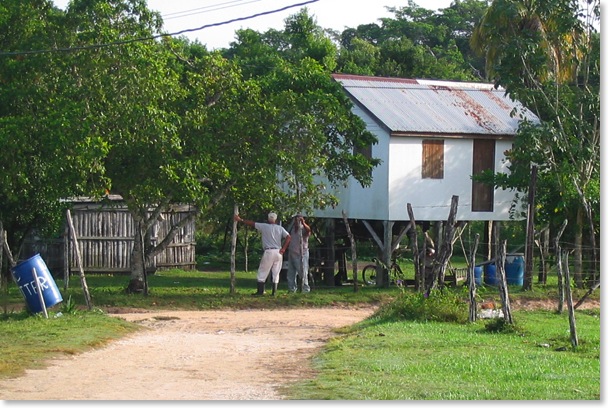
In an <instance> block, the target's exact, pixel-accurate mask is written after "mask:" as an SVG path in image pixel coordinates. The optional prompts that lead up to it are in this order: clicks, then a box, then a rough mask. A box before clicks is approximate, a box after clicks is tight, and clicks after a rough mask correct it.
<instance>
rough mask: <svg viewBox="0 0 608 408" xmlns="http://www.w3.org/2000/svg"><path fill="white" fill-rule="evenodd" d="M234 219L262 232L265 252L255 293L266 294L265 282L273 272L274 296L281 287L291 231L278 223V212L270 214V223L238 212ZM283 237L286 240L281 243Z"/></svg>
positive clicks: (256, 294)
mask: <svg viewBox="0 0 608 408" xmlns="http://www.w3.org/2000/svg"><path fill="white" fill-rule="evenodd" d="M234 220H235V221H237V222H242V223H243V224H245V225H249V226H250V227H253V228H255V229H257V230H258V231H260V233H261V234H262V247H263V248H264V254H263V255H262V259H261V260H260V266H259V267H258V274H257V281H258V290H257V292H256V293H254V295H255V296H262V295H263V294H264V283H265V282H266V278H267V277H268V274H269V273H270V272H272V296H275V295H276V292H277V289H278V287H279V274H280V272H281V267H282V266H283V254H284V253H285V250H286V249H287V247H288V246H289V241H291V235H289V232H287V230H286V229H285V228H283V227H282V226H280V225H279V224H277V223H276V222H277V214H276V213H274V212H271V213H269V214H268V223H263V222H255V221H251V220H244V219H242V218H241V217H240V216H239V215H238V214H235V216H234ZM283 239H284V240H285V242H284V243H283V244H281V241H282V240H283Z"/></svg>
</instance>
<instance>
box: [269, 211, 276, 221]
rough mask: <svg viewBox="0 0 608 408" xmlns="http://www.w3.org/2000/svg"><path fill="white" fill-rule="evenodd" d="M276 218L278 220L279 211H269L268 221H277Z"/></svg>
mask: <svg viewBox="0 0 608 408" xmlns="http://www.w3.org/2000/svg"><path fill="white" fill-rule="evenodd" d="M276 220H277V213H274V212H269V213H268V221H276Z"/></svg>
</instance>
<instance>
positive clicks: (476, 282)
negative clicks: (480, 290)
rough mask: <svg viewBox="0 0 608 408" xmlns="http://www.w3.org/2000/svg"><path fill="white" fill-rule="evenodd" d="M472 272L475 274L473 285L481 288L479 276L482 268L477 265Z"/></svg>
mask: <svg viewBox="0 0 608 408" xmlns="http://www.w3.org/2000/svg"><path fill="white" fill-rule="evenodd" d="M473 271H474V272H475V285H476V286H481V276H482V274H483V266H481V265H477V266H475V268H474V269H473Z"/></svg>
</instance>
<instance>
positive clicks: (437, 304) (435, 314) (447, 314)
mask: <svg viewBox="0 0 608 408" xmlns="http://www.w3.org/2000/svg"><path fill="white" fill-rule="evenodd" d="M468 310H469V304H468V302H467V301H466V300H465V299H464V298H463V297H462V295H461V294H460V293H458V292H456V291H453V290H450V289H447V288H446V289H443V290H434V291H432V292H431V293H430V294H429V296H428V297H427V296H426V295H425V294H423V293H409V292H403V293H401V294H399V295H398V296H397V297H396V298H395V299H394V300H393V301H392V302H390V303H389V304H387V305H384V306H382V307H381V308H380V309H378V310H377V311H376V313H375V314H374V317H377V318H379V319H382V320H415V321H435V322H458V323H465V322H466V321H467V320H468Z"/></svg>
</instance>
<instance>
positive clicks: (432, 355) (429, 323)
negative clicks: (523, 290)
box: [285, 294, 600, 400]
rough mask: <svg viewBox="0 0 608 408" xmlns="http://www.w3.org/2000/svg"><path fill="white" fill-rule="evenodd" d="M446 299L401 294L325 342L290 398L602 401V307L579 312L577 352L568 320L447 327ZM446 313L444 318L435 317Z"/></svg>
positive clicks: (543, 317)
mask: <svg viewBox="0 0 608 408" xmlns="http://www.w3.org/2000/svg"><path fill="white" fill-rule="evenodd" d="M452 297H453V296H451V295H448V296H445V299H439V300H433V299H424V298H422V300H421V298H420V297H419V296H418V295H416V294H415V295H408V294H405V295H404V298H412V299H401V298H400V299H397V300H396V301H395V302H394V303H391V304H390V305H387V306H386V307H383V308H382V309H381V310H379V311H378V312H377V313H376V314H375V315H374V316H372V317H371V318H370V319H368V320H366V321H364V322H362V323H360V324H357V325H355V326H353V327H352V328H351V330H350V331H348V332H346V333H343V334H342V335H341V336H340V337H338V338H334V339H333V340H332V341H330V343H329V344H328V345H327V347H326V348H325V350H324V352H323V353H321V354H320V355H319V356H318V357H317V358H315V360H314V365H315V368H316V369H317V371H318V376H317V377H316V378H315V379H313V380H311V381H304V382H300V383H296V384H293V385H292V386H290V387H288V388H287V389H286V390H285V392H286V394H288V395H289V396H290V398H292V399H307V400H309V399H313V400H342V399H344V400H599V399H600V319H599V310H596V311H581V312H576V322H577V333H578V337H579V346H578V347H577V348H576V349H575V348H573V347H572V346H571V344H570V335H569V322H568V316H567V314H556V313H554V312H552V311H521V312H517V311H516V312H514V313H513V315H514V316H513V317H514V323H515V324H514V325H513V326H512V328H513V329H512V330H504V331H499V332H496V331H494V330H491V327H492V325H493V324H495V323H496V320H500V319H491V320H478V321H476V322H474V323H468V322H467V323H462V322H458V323H456V322H454V321H452V315H450V314H446V313H444V312H441V311H442V309H443V308H444V307H449V306H450V301H451V299H452ZM424 302H428V303H429V305H422V304H421V303H424ZM400 308H404V309H406V311H405V312H404V313H399V312H397V310H398V309H400ZM412 310H419V311H421V314H422V315H425V314H426V313H427V312H429V311H435V312H433V313H431V314H430V315H429V316H434V318H420V316H410V312H411V311H412ZM442 313H443V315H445V316H446V317H447V319H448V320H450V321H448V322H446V321H441V315H442ZM427 317H428V316H427Z"/></svg>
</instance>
